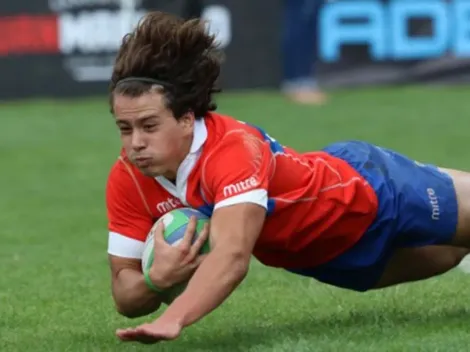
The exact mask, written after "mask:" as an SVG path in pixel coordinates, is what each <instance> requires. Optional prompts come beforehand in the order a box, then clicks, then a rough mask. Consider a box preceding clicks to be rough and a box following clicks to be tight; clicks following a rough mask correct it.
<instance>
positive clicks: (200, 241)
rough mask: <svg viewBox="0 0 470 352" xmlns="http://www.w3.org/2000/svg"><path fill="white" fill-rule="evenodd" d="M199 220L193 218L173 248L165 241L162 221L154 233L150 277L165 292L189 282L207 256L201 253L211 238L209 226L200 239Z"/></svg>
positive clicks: (205, 228)
mask: <svg viewBox="0 0 470 352" xmlns="http://www.w3.org/2000/svg"><path fill="white" fill-rule="evenodd" d="M196 226H197V218H196V217H194V216H193V217H191V219H190V221H189V223H188V226H187V228H186V232H185V234H184V237H183V239H182V241H181V242H180V243H179V244H178V245H176V246H171V245H170V244H168V243H167V242H166V241H165V238H164V235H163V231H164V225H163V221H161V222H160V223H159V224H158V225H157V228H156V229H155V233H154V261H153V264H152V266H151V268H150V271H149V276H150V279H151V280H152V282H153V283H154V285H155V286H157V287H158V288H160V289H162V290H164V289H166V288H169V287H171V286H173V285H175V284H177V283H180V282H183V281H185V280H188V279H189V278H190V277H191V275H192V274H193V272H194V271H195V270H196V269H197V267H198V266H199V264H200V263H201V261H202V260H203V259H204V257H205V256H202V255H199V251H200V250H201V248H202V246H203V245H204V243H205V242H206V240H207V239H208V237H209V225H208V223H206V224H205V225H204V228H203V230H202V231H201V233H200V235H199V237H198V238H197V239H196V240H195V241H193V238H194V236H195V234H196Z"/></svg>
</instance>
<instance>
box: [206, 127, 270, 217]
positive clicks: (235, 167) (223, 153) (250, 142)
mask: <svg viewBox="0 0 470 352" xmlns="http://www.w3.org/2000/svg"><path fill="white" fill-rule="evenodd" d="M273 162H274V159H273V155H272V153H271V151H270V149H269V145H268V144H267V143H266V142H264V141H263V140H262V139H260V138H259V137H257V136H255V135H253V134H250V133H248V132H247V131H245V130H236V131H233V132H230V133H228V134H226V135H225V136H224V137H223V139H222V140H221V141H220V142H219V143H218V144H217V146H216V147H215V148H214V149H213V150H211V151H210V154H209V155H208V157H207V158H206V160H205V163H204V166H203V176H202V179H203V180H202V181H203V189H204V191H205V193H207V194H209V195H210V196H211V199H212V200H213V201H214V209H217V208H220V207H224V206H229V205H234V204H239V203H254V204H258V205H260V206H262V207H264V208H266V209H267V206H268V184H269V177H270V173H271V172H270V169H271V167H272V166H273V165H272V163H273Z"/></svg>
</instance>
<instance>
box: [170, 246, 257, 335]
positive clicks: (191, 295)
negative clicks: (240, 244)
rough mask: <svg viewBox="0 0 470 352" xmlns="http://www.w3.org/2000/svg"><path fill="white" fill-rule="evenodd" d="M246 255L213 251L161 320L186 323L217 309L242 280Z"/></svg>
mask: <svg viewBox="0 0 470 352" xmlns="http://www.w3.org/2000/svg"><path fill="white" fill-rule="evenodd" d="M249 260H250V256H246V255H240V254H239V253H234V252H227V251H225V250H220V251H217V249H216V250H214V251H213V252H212V253H211V254H210V255H208V256H207V258H206V259H205V260H204V262H203V263H202V264H201V266H200V267H199V268H198V270H197V271H196V272H195V274H194V276H193V277H192V278H191V280H190V282H189V284H188V287H187V288H186V290H185V291H184V292H183V293H182V294H181V296H179V297H178V298H177V299H176V300H175V301H174V302H173V304H171V305H170V306H169V307H168V309H167V310H166V311H165V313H163V315H162V319H166V318H168V319H169V320H173V319H175V320H177V321H178V323H180V324H181V325H182V326H188V325H191V324H193V323H195V322H196V321H198V320H199V319H201V318H202V317H204V316H205V315H207V314H209V313H210V312H211V311H212V310H214V309H215V308H217V307H218V306H219V305H220V304H221V303H222V302H223V301H224V300H225V299H227V297H228V296H229V295H230V294H231V293H232V291H233V290H234V289H235V288H236V287H237V286H238V285H239V284H240V283H241V282H242V281H243V279H244V278H245V276H246V274H247V272H248V267H249Z"/></svg>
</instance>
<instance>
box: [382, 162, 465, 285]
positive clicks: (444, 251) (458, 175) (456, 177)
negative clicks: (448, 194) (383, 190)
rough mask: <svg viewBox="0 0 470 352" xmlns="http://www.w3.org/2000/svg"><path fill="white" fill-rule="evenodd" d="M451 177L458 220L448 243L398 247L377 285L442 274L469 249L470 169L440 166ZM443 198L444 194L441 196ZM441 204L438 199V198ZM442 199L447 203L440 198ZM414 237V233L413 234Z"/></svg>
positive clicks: (437, 201)
mask: <svg viewBox="0 0 470 352" xmlns="http://www.w3.org/2000/svg"><path fill="white" fill-rule="evenodd" d="M440 170H441V171H443V172H445V173H446V174H448V175H449V176H450V178H451V179H452V183H453V187H454V193H455V196H456V199H457V214H456V216H457V224H456V231H455V235H453V236H452V237H451V238H450V239H449V245H441V246H424V247H414V248H399V249H396V250H395V252H394V253H393V255H392V256H391V258H390V260H389V261H388V263H387V266H386V268H385V270H384V272H383V274H382V276H381V278H380V280H379V282H378V283H377V284H376V285H375V287H374V288H382V287H387V286H391V285H395V284H399V283H404V282H411V281H418V280H423V279H427V278H430V277H433V276H436V275H440V274H443V273H445V272H447V271H449V270H450V269H452V268H454V267H456V266H457V265H459V264H460V262H461V261H462V259H463V258H464V257H465V256H466V255H467V254H469V252H470V173H467V172H463V171H459V170H453V169H444V168H441V169H440ZM441 199H442V197H441ZM435 203H436V204H438V205H439V199H437V198H436V202H435ZM441 203H444V204H445V203H446V202H445V201H444V202H441ZM410 237H411V238H413V237H415V236H412V235H410Z"/></svg>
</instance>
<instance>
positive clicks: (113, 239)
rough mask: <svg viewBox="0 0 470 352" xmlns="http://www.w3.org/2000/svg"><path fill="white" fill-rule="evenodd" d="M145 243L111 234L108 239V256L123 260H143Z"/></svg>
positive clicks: (114, 233) (115, 233)
mask: <svg viewBox="0 0 470 352" xmlns="http://www.w3.org/2000/svg"><path fill="white" fill-rule="evenodd" d="M144 247H145V243H144V242H141V241H138V240H135V239H133V238H130V237H127V236H124V235H121V234H119V233H117V232H110V233H109V237H108V254H111V255H115V256H117V257H122V258H133V259H142V254H143V252H144Z"/></svg>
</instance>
